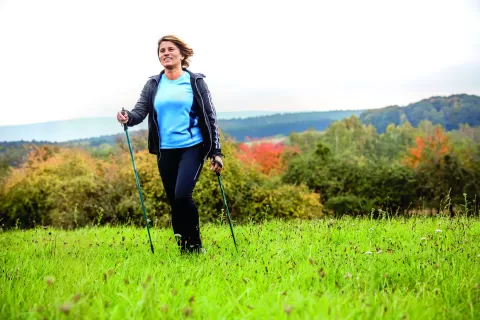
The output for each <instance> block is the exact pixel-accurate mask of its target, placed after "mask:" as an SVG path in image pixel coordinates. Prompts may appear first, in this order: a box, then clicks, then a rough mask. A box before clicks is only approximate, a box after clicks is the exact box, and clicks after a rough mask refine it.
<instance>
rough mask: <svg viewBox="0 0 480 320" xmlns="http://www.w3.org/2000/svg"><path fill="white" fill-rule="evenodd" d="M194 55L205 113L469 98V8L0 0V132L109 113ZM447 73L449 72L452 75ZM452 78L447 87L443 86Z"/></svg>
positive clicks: (473, 48)
mask: <svg viewBox="0 0 480 320" xmlns="http://www.w3.org/2000/svg"><path fill="white" fill-rule="evenodd" d="M167 33H173V34H177V35H179V36H180V37H182V38H184V39H185V40H186V41H187V42H188V43H189V44H190V45H191V46H192V47H193V49H194V51H195V55H194V57H193V59H192V66H191V70H192V71H197V72H202V73H204V74H206V75H207V81H208V83H209V86H210V88H211V90H212V92H213V96H214V99H215V101H216V106H217V110H218V111H232V110H239V109H245V110H247V109H248V110H252V109H262V110H266V109H272V110H291V108H292V106H297V107H299V108H300V109H310V110H329V109H337V108H343V109H347V108H352V109H360V108H379V107H383V106H386V105H391V104H405V103H410V102H413V101H415V100H418V99H422V98H426V97H428V96H430V95H442V94H445V95H449V94H454V93H460V92H465V93H470V94H480V83H479V78H478V76H471V75H469V73H468V71H465V66H467V67H469V68H470V67H472V68H476V70H478V67H479V66H480V58H479V56H480V54H479V53H480V39H479V37H478V34H480V10H479V6H478V4H475V2H474V1H473V0H465V1H458V0H457V1H455V0H451V1H441V0H440V1H439V0H437V1H431V0H421V1H418V0H417V1H412V0H408V1H406V0H403V1H386V0H383V1H367V0H366V1H333V0H332V1H293V2H292V1H258V0H257V1H238V2H235V3H232V2H229V1H206V0H205V1H182V2H173V1H106V0H104V1H100V0H98V1H65V0H64V1H48V0H45V1H22V0H15V1H13V0H11V1H8V0H7V1H3V2H0V45H1V50H0V108H1V112H2V115H3V116H2V117H1V118H0V125H6V124H22V123H34V122H43V121H48V120H59V119H68V118H76V117H91V116H109V115H111V116H112V117H113V116H114V114H115V112H116V110H119V109H121V107H126V108H129V109H130V108H132V107H133V105H134V104H135V101H136V99H137V98H138V95H139V93H140V90H141V88H142V87H143V84H144V82H145V81H146V79H147V78H148V76H150V75H152V74H155V73H158V72H159V71H160V70H161V65H160V64H159V62H158V59H157V58H156V55H155V51H156V41H157V39H158V38H159V37H160V36H162V35H164V34H167ZM452 75H455V76H452ZM452 79H455V81H454V80H452Z"/></svg>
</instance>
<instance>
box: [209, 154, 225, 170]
mask: <svg viewBox="0 0 480 320" xmlns="http://www.w3.org/2000/svg"><path fill="white" fill-rule="evenodd" d="M222 169H223V161H222V158H221V157H220V156H215V160H214V159H212V162H211V164H210V170H212V171H214V172H216V173H220V172H221V171H222Z"/></svg>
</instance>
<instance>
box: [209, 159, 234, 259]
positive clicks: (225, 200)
mask: <svg viewBox="0 0 480 320" xmlns="http://www.w3.org/2000/svg"><path fill="white" fill-rule="evenodd" d="M214 161H215V160H214ZM215 162H216V163H218V165H220V166H221V164H220V163H219V162H217V161H215ZM217 177H218V184H219V185H220V189H221V190H222V197H223V203H224V204H225V208H226V209H227V217H228V223H229V224H230V231H232V238H233V243H234V244H235V249H236V250H237V252H238V248H237V241H235V235H234V234H233V225H232V219H231V218H230V211H229V210H228V205H227V198H226V197H225V190H223V184H222V178H221V177H220V173H219V172H217Z"/></svg>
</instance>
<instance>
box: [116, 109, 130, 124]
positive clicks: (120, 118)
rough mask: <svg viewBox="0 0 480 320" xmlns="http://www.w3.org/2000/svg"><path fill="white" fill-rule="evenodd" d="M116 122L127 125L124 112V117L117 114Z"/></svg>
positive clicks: (126, 116) (126, 115)
mask: <svg viewBox="0 0 480 320" xmlns="http://www.w3.org/2000/svg"><path fill="white" fill-rule="evenodd" d="M117 120H118V122H120V123H121V124H124V123H127V122H128V113H126V112H125V115H123V114H122V113H121V112H119V113H117Z"/></svg>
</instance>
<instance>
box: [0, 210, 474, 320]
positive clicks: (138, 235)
mask: <svg viewBox="0 0 480 320" xmlns="http://www.w3.org/2000/svg"><path fill="white" fill-rule="evenodd" d="M202 228H203V229H202V232H203V238H204V245H205V247H206V249H207V253H206V254H204V255H194V256H181V255H180V254H179V252H178V251H177V248H176V245H175V243H174V240H173V236H172V231H171V230H170V229H166V230H158V229H155V230H152V238H153V241H154V246H155V254H153V255H152V253H151V252H150V248H149V244H148V237H147V233H146V230H145V229H137V228H130V227H122V228H119V227H118V228H117V227H115V228H109V227H101V228H88V229H81V230H76V231H62V230H51V229H43V228H39V229H35V230H28V231H9V232H2V233H0V248H1V249H0V263H1V265H2V266H1V269H2V272H1V274H0V318H1V319H11V318H15V319H16V318H20V319H44V318H47V319H50V318H54V319H64V318H65V319H66V318H72V319H84V318H85V319H87V318H88V319H165V318H170V319H183V318H192V319H237V318H238V319H289V318H292V319H314V318H315V319H323V318H331V319H339V318H342V319H373V318H382V319H444V318H447V319H474V318H477V319H479V318H480V222H479V221H478V220H474V219H467V218H457V219H448V218H441V217H435V218H415V219H405V220H404V219H396V220H369V219H350V218H348V219H341V220H337V221H333V220H320V221H290V222H280V221H270V222H266V223H264V224H260V225H245V226H235V229H234V230H235V235H236V238H237V242H238V245H239V252H238V253H237V252H236V251H235V247H234V245H233V241H232V239H231V235H230V230H229V228H228V225H204V226H203V227H202Z"/></svg>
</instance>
